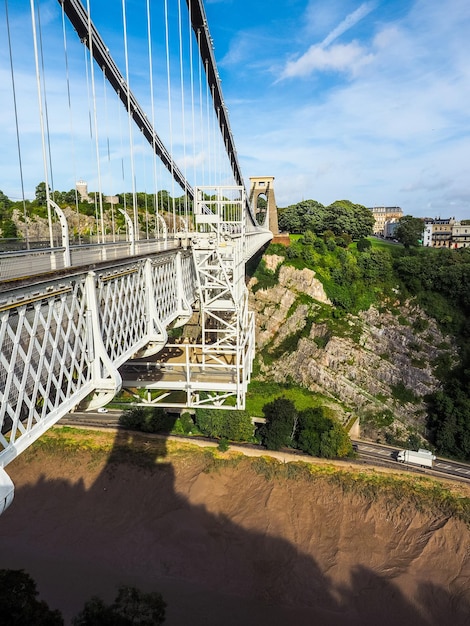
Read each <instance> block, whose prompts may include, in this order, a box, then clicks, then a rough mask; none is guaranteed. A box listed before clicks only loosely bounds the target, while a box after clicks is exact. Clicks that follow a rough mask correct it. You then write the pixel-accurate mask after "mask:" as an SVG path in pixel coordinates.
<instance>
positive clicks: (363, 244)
mask: <svg viewBox="0 0 470 626" xmlns="http://www.w3.org/2000/svg"><path fill="white" fill-rule="evenodd" d="M370 248H372V243H371V242H370V240H369V239H366V238H365V237H362V238H361V239H359V241H358V242H357V249H358V251H359V252H365V251H366V250H370Z"/></svg>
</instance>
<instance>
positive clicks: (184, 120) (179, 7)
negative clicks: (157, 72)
mask: <svg viewBox="0 0 470 626" xmlns="http://www.w3.org/2000/svg"><path fill="white" fill-rule="evenodd" d="M178 36H179V57H180V89H181V126H182V132H183V174H184V177H185V178H187V163H186V116H185V110H184V108H185V100H184V72H183V26H182V18H181V0H178ZM183 202H184V223H185V229H187V228H188V196H187V194H186V193H185V194H184V198H183Z"/></svg>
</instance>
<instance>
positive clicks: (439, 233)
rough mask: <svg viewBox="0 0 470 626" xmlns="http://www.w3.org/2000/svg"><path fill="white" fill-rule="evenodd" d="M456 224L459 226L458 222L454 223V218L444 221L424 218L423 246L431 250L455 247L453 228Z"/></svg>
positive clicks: (436, 218) (438, 218)
mask: <svg viewBox="0 0 470 626" xmlns="http://www.w3.org/2000/svg"><path fill="white" fill-rule="evenodd" d="M457 224H458V225H460V222H456V221H455V218H454V217H449V218H445V219H441V218H440V217H435V218H429V217H425V218H424V234H423V246H427V247H432V248H452V247H457V246H454V245H453V243H454V242H453V228H454V225H457ZM469 230H470V229H469ZM469 243H470V239H469Z"/></svg>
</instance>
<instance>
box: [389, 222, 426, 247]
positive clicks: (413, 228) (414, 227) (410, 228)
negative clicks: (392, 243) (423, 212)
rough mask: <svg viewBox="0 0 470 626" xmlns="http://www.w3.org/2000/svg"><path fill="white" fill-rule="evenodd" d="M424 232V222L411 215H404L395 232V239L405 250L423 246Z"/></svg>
mask: <svg viewBox="0 0 470 626" xmlns="http://www.w3.org/2000/svg"><path fill="white" fill-rule="evenodd" d="M423 232H424V220H422V219H420V218H418V217H412V216H411V215H404V216H403V217H402V218H401V219H400V221H399V224H398V226H397V229H396V230H395V237H396V238H397V239H398V241H400V242H401V243H402V244H403V245H404V246H405V248H410V247H412V246H413V247H417V246H419V245H421V243H422V240H423Z"/></svg>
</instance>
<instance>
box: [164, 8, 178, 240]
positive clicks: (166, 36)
mask: <svg viewBox="0 0 470 626" xmlns="http://www.w3.org/2000/svg"><path fill="white" fill-rule="evenodd" d="M164 6H165V49H166V79H167V91H168V122H169V131H170V155H171V162H172V165H171V178H172V180H173V181H174V178H173V117H172V114H171V79H170V36H169V32H168V0H165V3H164ZM174 186H175V185H174V182H172V186H171V197H172V214H173V233H176V208H175V193H174Z"/></svg>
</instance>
